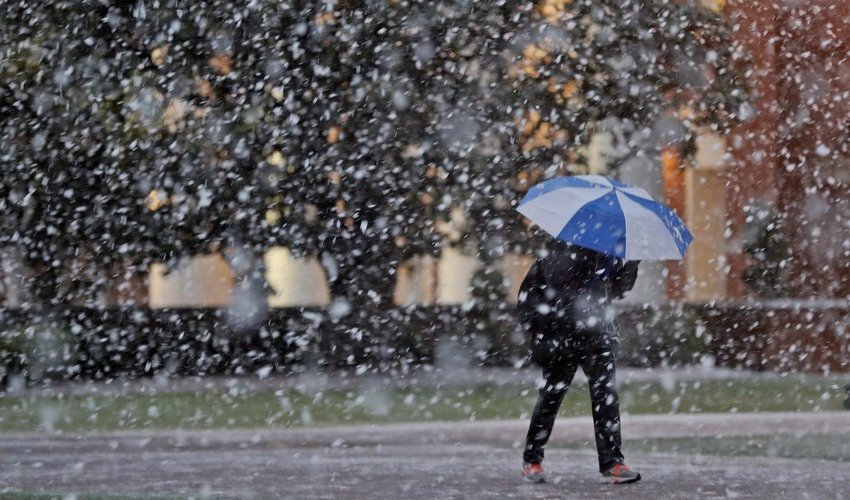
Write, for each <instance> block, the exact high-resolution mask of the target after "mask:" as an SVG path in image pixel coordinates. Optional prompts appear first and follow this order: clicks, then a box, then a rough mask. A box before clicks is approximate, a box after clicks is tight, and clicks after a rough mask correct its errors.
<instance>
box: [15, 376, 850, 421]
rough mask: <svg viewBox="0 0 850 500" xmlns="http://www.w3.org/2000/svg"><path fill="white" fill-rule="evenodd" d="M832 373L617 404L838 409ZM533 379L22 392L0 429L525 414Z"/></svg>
mask: <svg viewBox="0 0 850 500" xmlns="http://www.w3.org/2000/svg"><path fill="white" fill-rule="evenodd" d="M844 383H846V381H844V380H841V379H839V378H838V377H812V376H787V377H767V378H761V377H759V378H744V379H726V380H704V381H688V382H678V383H676V382H670V383H666V384H662V383H658V382H654V383H638V382H635V383H626V384H621V385H620V388H619V389H620V398H621V409H622V411H623V412H624V413H630V414H647V413H704V412H731V411H738V412H753V411H760V412H770V411H826V410H840V409H841V408H842V402H843V399H844V391H843V385H844ZM536 395H537V394H536V388H535V387H532V386H527V385H518V384H506V385H497V384H488V385H479V386H475V387H468V388H462V387H461V388H458V387H451V388H449V387H413V388H381V389H373V388H359V389H356V390H324V391H317V392H314V393H306V392H299V391H297V390H292V389H287V390H278V391H267V392H253V393H226V392H225V393H215V392H196V393H160V394H153V395H140V394H128V395H118V396H111V395H83V396H44V395H25V396H17V397H2V398H0V432H22V431H40V430H48V431H53V430H59V431H74V432H85V431H109V430H120V429H137V430H138V429H177V428H180V429H214V428H258V427H261V428H267V427H272V428H274V427H278V428H287V427H303V426H328V425H349V424H366V423H389V422H428V421H459V420H486V419H512V418H526V417H527V416H528V415H529V414H530V413H531V410H532V408H533V406H534V402H535V400H536ZM589 411H590V401H589V397H588V393H587V386H586V384H584V383H576V384H573V387H572V388H571V390H570V392H569V394H568V395H567V398H566V399H565V400H564V404H563V407H562V410H561V414H563V415H570V416H575V415H585V414H589Z"/></svg>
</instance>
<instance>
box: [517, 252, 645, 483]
mask: <svg viewBox="0 0 850 500" xmlns="http://www.w3.org/2000/svg"><path fill="white" fill-rule="evenodd" d="M547 250H548V254H547V255H546V256H544V257H542V258H540V259H538V260H537V261H536V262H534V264H533V265H532V266H531V268H530V269H529V271H528V274H527V275H526V277H525V279H524V280H523V282H522V285H521V286H520V291H519V297H518V309H519V313H520V321H521V323H522V325H523V327H524V329H525V330H526V331H527V332H528V333H529V335H530V338H531V342H530V356H531V360H532V361H533V362H534V363H535V364H537V365H538V366H539V367H540V368H542V370H543V378H544V380H545V382H544V384H543V386H542V387H541V388H540V390H539V395H538V399H537V404H536V405H535V407H534V412H533V413H532V416H531V422H530V424H529V428H528V435H527V437H526V442H525V449H524V450H523V457H522V458H523V466H522V474H523V477H524V478H525V479H526V480H528V481H531V482H537V483H540V482H544V481H545V474H544V471H543V466H542V462H543V456H544V450H545V448H546V443H547V442H548V441H549V437H550V436H551V434H552V428H553V426H554V424H555V416H556V415H557V413H558V409H559V408H560V406H561V402H562V401H563V400H564V395H565V394H566V393H567V390H568V389H569V387H570V383H571V382H572V380H573V376H574V375H575V373H576V371H577V369H578V368H579V367H581V369H582V370H583V371H584V373H585V375H586V376H587V379H588V383H589V386H590V399H591V403H592V413H593V425H594V431H595V437H596V450H597V453H598V456H599V471H600V472H601V473H602V476H603V478H604V480H605V481H610V482H612V483H632V482H635V481H639V480H640V478H641V476H640V473H639V472H637V471H636V470H634V469H632V468H630V467H628V466H627V465H626V464H625V463H624V458H623V453H622V451H621V449H620V448H621V436H620V408H619V400H618V396H617V387H616V373H615V366H616V363H615V358H616V352H617V345H618V344H619V328H618V325H617V322H616V320H615V317H614V311H613V308H612V305H611V301H612V300H613V299H618V298H622V297H623V296H625V294H626V293H627V292H629V291H630V290H631V289H632V288H633V287H634V284H635V280H636V278H637V271H638V264H639V261H636V260H632V261H626V260H623V259H621V258H618V257H614V256H608V255H605V254H603V253H600V252H597V251H594V250H590V249H588V248H584V247H581V246H577V245H572V244H568V243H564V242H562V241H558V240H553V241H551V242H550V243H549V244H548V246H547Z"/></svg>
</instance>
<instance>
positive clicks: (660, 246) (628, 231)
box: [517, 175, 693, 260]
mask: <svg viewBox="0 0 850 500" xmlns="http://www.w3.org/2000/svg"><path fill="white" fill-rule="evenodd" d="M517 210H518V211H519V212H520V213H521V214H522V215H524V216H526V217H528V218H529V219H531V221H532V222H533V223H535V224H537V225H538V226H540V227H541V228H542V229H543V230H544V231H546V232H547V233H549V234H551V235H552V236H554V237H556V238H558V239H559V240H561V241H564V242H566V243H572V244H575V245H579V246H582V247H585V248H590V249H592V250H596V251H598V252H602V253H604V254H606V255H614V256H617V257H619V258H621V259H625V260H680V259H682V258H683V257H684V255H685V250H687V248H688V245H690V243H691V241H693V236H691V233H690V232H688V229H687V228H686V227H685V224H684V223H683V222H682V219H680V218H679V216H677V215H676V214H675V213H674V212H673V211H672V210H671V209H670V208H668V207H666V206H664V205H662V204H661V203H658V202H656V201H654V200H653V199H652V197H651V196H649V194H648V193H647V192H646V191H644V190H643V189H641V188H638V187H632V186H629V185H627V184H623V183H622V182H620V181H617V180H615V179H610V178H608V177H604V176H601V175H578V176H571V177H556V178H554V179H550V180H548V181H546V182H543V183H540V184H538V185H536V186H534V187H532V188H531V189H529V190H528V193H527V194H526V195H525V197H524V198H523V199H522V201H521V202H520V204H519V207H517Z"/></svg>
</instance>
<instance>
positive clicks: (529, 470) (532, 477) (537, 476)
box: [522, 462, 546, 483]
mask: <svg viewBox="0 0 850 500" xmlns="http://www.w3.org/2000/svg"><path fill="white" fill-rule="evenodd" d="M522 477H523V478H525V480H526V481H528V482H530V483H545V482H546V474H545V473H544V472H543V466H542V465H540V464H530V463H528V462H524V463H523V464H522Z"/></svg>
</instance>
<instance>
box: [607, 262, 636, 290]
mask: <svg viewBox="0 0 850 500" xmlns="http://www.w3.org/2000/svg"><path fill="white" fill-rule="evenodd" d="M639 264H640V261H639V260H627V261H625V262H624V263H623V264H621V265H618V266H617V267H616V268H615V269H614V276H613V279H612V280H611V295H613V296H614V298H617V299H622V298H623V297H625V296H626V294H627V293H629V291H631V289H632V288H634V286H635V281H637V274H638V265H639Z"/></svg>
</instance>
